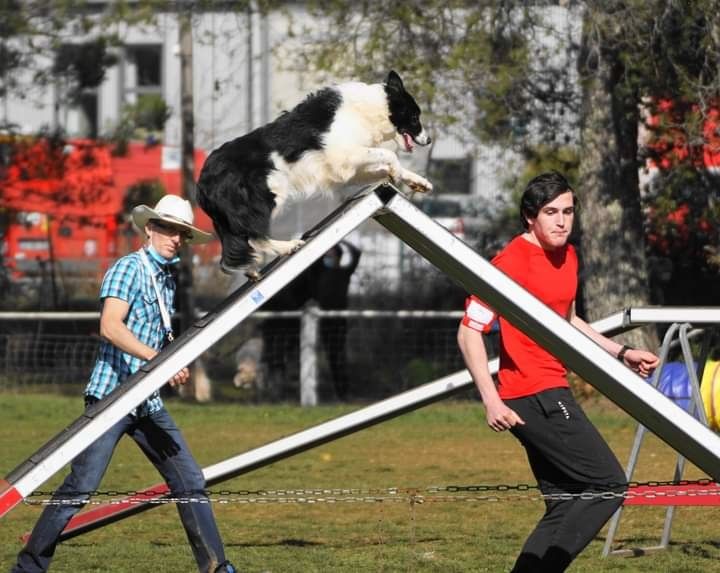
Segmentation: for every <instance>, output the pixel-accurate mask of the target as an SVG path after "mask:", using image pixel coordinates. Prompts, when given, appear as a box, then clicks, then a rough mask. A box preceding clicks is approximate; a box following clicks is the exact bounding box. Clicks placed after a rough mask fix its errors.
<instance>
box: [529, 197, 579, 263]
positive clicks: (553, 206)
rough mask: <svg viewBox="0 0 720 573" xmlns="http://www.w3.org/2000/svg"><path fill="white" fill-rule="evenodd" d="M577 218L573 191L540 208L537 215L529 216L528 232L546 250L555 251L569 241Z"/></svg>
mask: <svg viewBox="0 0 720 573" xmlns="http://www.w3.org/2000/svg"><path fill="white" fill-rule="evenodd" d="M574 218H575V205H574V201H573V194H572V191H568V192H566V193H563V194H561V195H558V196H557V197H555V199H553V200H552V201H550V202H549V203H546V204H545V205H543V206H542V207H541V208H540V211H539V212H538V214H537V217H535V218H534V219H530V218H528V220H527V222H528V232H529V233H530V235H532V236H533V237H534V238H535V240H536V241H537V243H538V244H539V245H540V246H541V247H542V248H543V249H545V250H546V251H554V250H555V249H558V248H560V247H563V246H564V245H565V243H567V240H568V237H569V236H570V233H571V232H572V226H573V219H574Z"/></svg>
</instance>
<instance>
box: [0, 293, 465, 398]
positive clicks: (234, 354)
mask: <svg viewBox="0 0 720 573" xmlns="http://www.w3.org/2000/svg"><path fill="white" fill-rule="evenodd" d="M460 316H461V313H460V312H458V311H367V310H345V311H322V310H319V309H317V308H313V307H310V306H309V307H306V308H305V309H303V310H301V311H273V312H270V311H260V312H258V313H256V314H254V315H253V316H252V317H250V318H249V319H247V320H245V321H243V323H242V324H240V325H239V326H238V327H236V328H235V329H233V330H232V331H230V332H229V333H228V334H227V335H226V336H225V337H224V338H223V339H222V340H221V341H219V342H218V343H217V344H216V345H214V346H213V347H212V348H211V349H209V350H208V351H207V352H205V353H204V354H203V355H202V356H201V358H200V360H199V361H198V364H200V365H201V366H202V369H203V371H204V374H206V375H207V377H208V378H209V380H210V382H211V385H212V391H213V395H214V396H215V397H216V398H222V399H236V400H239V401H250V402H275V401H298V400H299V399H300V392H301V385H302V384H303V380H302V378H303V376H304V377H305V378H307V377H308V376H312V377H313V379H312V380H311V384H312V386H313V388H314V389H315V390H314V391H315V392H316V394H317V396H316V397H317V399H318V400H319V401H336V400H341V401H342V400H350V399H361V400H362V399H368V400H376V399H382V398H385V397H388V396H392V395H394V394H396V393H398V392H401V391H404V390H408V389H410V388H413V387H415V386H418V385H421V384H425V383H427V382H430V381H432V380H435V379H437V378H439V377H441V376H444V375H447V374H449V373H452V372H455V371H457V370H461V369H462V368H463V361H462V357H461V356H460V353H459V351H458V348H457V343H456V333H457V325H458V322H459V319H460ZM97 328H98V314H97V313H92V312H88V313H4V314H1V315H0V389H12V390H18V389H38V390H54V391H58V392H68V393H79V392H80V391H81V390H82V387H83V386H84V385H85V383H86V381H87V379H88V376H89V374H90V371H91V370H92V367H93V364H94V360H95V355H96V352H97V348H98V344H99V341H100V339H99V336H98V334H97ZM308 329H310V330H308ZM308 332H310V333H311V334H310V335H308ZM309 340H311V341H312V343H311V344H308V341H309ZM308 361H309V362H308ZM307 363H311V364H312V365H313V369H312V370H311V371H310V372H309V374H308V371H307V368H306V369H305V372H304V374H303V375H302V376H301V371H302V370H303V364H307ZM306 382H307V380H306Z"/></svg>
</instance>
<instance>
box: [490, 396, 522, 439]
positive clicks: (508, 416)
mask: <svg viewBox="0 0 720 573" xmlns="http://www.w3.org/2000/svg"><path fill="white" fill-rule="evenodd" d="M485 417H486V418H487V425H488V426H490V427H491V428H492V429H493V430H494V431H496V432H504V431H505V430H509V429H510V428H512V427H513V426H515V425H517V424H520V425H521V426H524V425H525V420H523V419H522V418H521V417H520V416H519V415H518V414H517V412H515V410H512V409H510V408H508V407H507V406H506V405H505V403H504V402H503V401H502V400H500V401H498V402H493V403H492V404H485Z"/></svg>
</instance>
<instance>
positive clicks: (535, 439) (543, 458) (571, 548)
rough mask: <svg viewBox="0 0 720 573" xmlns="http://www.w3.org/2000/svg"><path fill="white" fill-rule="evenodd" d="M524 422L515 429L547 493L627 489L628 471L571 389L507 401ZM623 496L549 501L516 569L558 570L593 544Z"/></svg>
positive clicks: (535, 572)
mask: <svg viewBox="0 0 720 573" xmlns="http://www.w3.org/2000/svg"><path fill="white" fill-rule="evenodd" d="M505 403H506V404H507V406H508V407H510V408H512V409H513V410H515V412H517V413H518V414H519V415H520V417H521V418H522V419H523V420H524V421H525V425H524V426H520V425H518V426H515V427H514V428H513V429H512V430H511V431H512V433H513V435H515V437H516V438H518V439H519V440H520V442H521V443H522V445H523V446H524V447H525V450H526V451H527V456H528V460H529V461H530V467H531V469H532V472H533V474H534V475H535V478H536V479H537V482H538V485H539V486H540V489H541V491H542V492H543V493H544V494H557V493H574V494H579V493H582V492H586V493H587V492H593V491H597V492H603V491H604V492H607V491H613V492H624V491H625V490H626V489H627V482H626V479H625V473H624V472H623V470H622V468H621V467H620V464H619V463H618V461H617V458H616V457H615V455H614V454H613V453H612V451H611V450H610V448H609V447H608V445H607V444H606V443H605V440H604V439H603V438H602V436H601V435H600V434H599V432H598V431H597V430H596V429H595V427H594V426H593V425H592V424H591V423H590V421H589V420H588V419H587V417H586V416H585V413H584V412H583V411H582V409H581V408H580V406H578V404H577V403H576V402H575V399H574V398H573V396H572V393H571V392H570V390H569V389H567V388H553V389H551V390H546V391H544V392H540V393H538V394H535V395H533V396H527V397H524V398H518V399H515V400H505ZM622 501H623V500H622V498H621V497H614V498H611V499H602V498H601V497H594V498H592V499H580V497H573V498H572V499H566V500H547V501H546V502H545V506H546V510H545V515H543V517H542V519H541V520H540V521H539V522H538V524H537V526H536V527H535V529H534V530H533V532H532V533H531V534H530V537H528V539H527V541H526V542H525V545H524V546H523V548H522V552H521V553H520V556H519V557H518V559H517V561H516V563H515V567H514V568H513V570H512V573H526V572H532V573H555V572H559V571H565V569H566V568H567V567H568V565H569V564H570V562H571V561H572V560H573V559H574V558H575V557H577V555H578V554H579V553H580V552H581V551H582V550H583V549H584V548H585V546H586V545H587V544H588V543H590V541H591V540H592V539H593V538H594V537H595V535H596V534H597V533H598V531H600V529H602V527H603V525H604V524H605V522H606V521H607V520H608V519H609V518H610V517H611V516H612V514H613V513H614V512H615V510H616V509H617V508H618V507H620V505H622Z"/></svg>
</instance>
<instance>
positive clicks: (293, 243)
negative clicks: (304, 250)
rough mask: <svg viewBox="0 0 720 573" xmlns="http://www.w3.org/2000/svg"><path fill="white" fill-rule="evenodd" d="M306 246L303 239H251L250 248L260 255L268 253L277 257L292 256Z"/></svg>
mask: <svg viewBox="0 0 720 573" xmlns="http://www.w3.org/2000/svg"><path fill="white" fill-rule="evenodd" d="M304 244H305V241H303V240H302V239H292V240H290V241H279V240H277V239H250V246H251V247H252V248H253V249H254V250H255V251H257V252H259V253H268V254H271V255H275V256H277V257H283V256H285V255H290V254H292V253H294V252H295V251H297V250H298V249H299V248H300V247H302V246H303V245H304Z"/></svg>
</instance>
